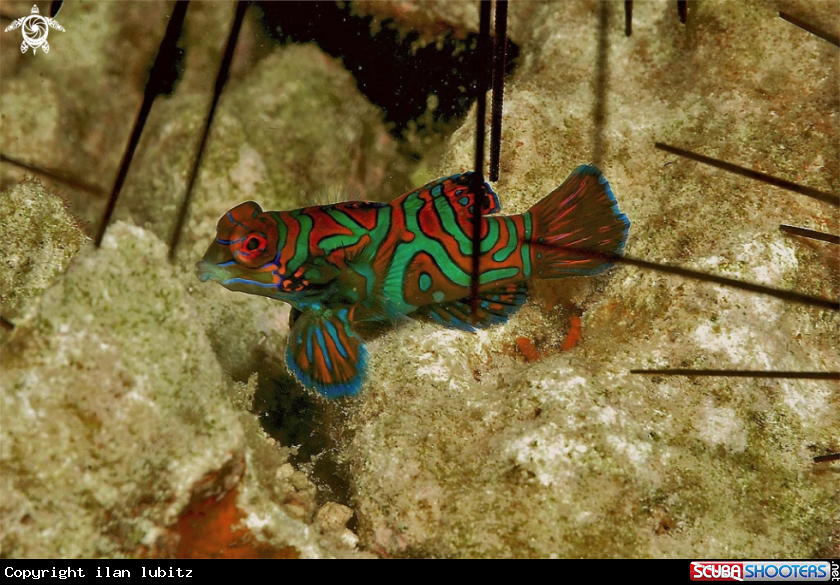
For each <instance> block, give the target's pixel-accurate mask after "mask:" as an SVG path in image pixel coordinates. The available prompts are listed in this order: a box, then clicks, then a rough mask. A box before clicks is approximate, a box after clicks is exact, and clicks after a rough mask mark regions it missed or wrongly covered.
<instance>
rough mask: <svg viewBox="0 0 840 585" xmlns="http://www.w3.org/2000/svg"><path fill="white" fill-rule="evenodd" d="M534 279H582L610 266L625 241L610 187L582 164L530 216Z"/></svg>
mask: <svg viewBox="0 0 840 585" xmlns="http://www.w3.org/2000/svg"><path fill="white" fill-rule="evenodd" d="M528 213H530V214H531V220H532V221H533V229H532V232H531V234H532V236H531V241H530V244H531V248H532V258H533V260H534V270H533V272H532V274H533V276H535V277H536V278H559V277H561V276H587V275H591V274H597V273H599V272H602V271H604V270H606V269H607V268H609V267H610V266H612V264H611V262H610V258H612V257H614V256H617V255H620V254H621V252H622V250H623V249H624V242H625V241H626V240H627V232H628V231H629V229H630V221H629V220H628V219H627V216H626V215H624V214H623V213H621V211H619V209H618V202H617V201H616V200H615V196H613V194H612V190H611V189H610V184H609V183H608V182H607V179H606V178H605V177H604V175H603V173H601V171H600V170H599V169H598V168H597V167H595V166H593V165H582V166H579V167H578V168H576V169H575V170H574V171H572V174H571V175H569V178H568V179H566V181H565V182H564V183H563V184H562V185H560V186H559V187H557V189H555V190H554V191H552V192H551V193H550V194H549V195H548V196H546V197H545V198H544V199H542V200H541V201H540V202H538V203H537V204H536V205H534V206H533V207H532V208H531V209H530V211H529V212H528Z"/></svg>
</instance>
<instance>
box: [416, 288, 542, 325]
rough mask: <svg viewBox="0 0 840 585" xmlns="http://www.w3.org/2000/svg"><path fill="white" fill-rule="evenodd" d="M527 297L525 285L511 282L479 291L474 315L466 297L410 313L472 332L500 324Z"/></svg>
mask: <svg viewBox="0 0 840 585" xmlns="http://www.w3.org/2000/svg"><path fill="white" fill-rule="evenodd" d="M527 299H528V287H527V284H526V283H525V282H514V283H510V284H505V285H503V286H500V287H497V288H493V289H490V290H485V291H482V292H481V293H479V295H478V310H477V311H476V314H475V315H472V308H471V306H470V299H469V297H467V298H464V299H459V300H457V301H450V302H448V303H433V304H430V305H425V306H423V307H420V308H419V309H417V310H416V311H415V312H414V315H416V316H418V317H421V318H424V319H429V320H431V321H434V322H435V323H440V324H441V325H444V326H446V327H450V328H452V329H460V330H461V331H475V330H476V329H482V328H484V327H490V326H491V325H500V324H501V323H504V322H505V321H507V320H508V319H509V318H510V316H511V315H513V314H514V313H516V311H518V310H519V309H520V308H521V307H522V305H524V304H525V301H526V300H527Z"/></svg>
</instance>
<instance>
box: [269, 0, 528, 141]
mask: <svg viewBox="0 0 840 585" xmlns="http://www.w3.org/2000/svg"><path fill="white" fill-rule="evenodd" d="M257 5H258V6H260V8H261V9H262V12H263V16H262V19H261V20H262V23H263V25H264V26H265V27H266V29H267V30H268V31H269V33H270V34H271V35H272V36H273V37H274V38H275V39H277V40H278V41H280V42H281V43H309V42H315V43H317V44H318V46H319V47H320V48H321V49H322V50H323V51H324V52H325V53H327V54H329V55H331V56H332V57H338V58H341V59H342V61H343V63H344V66H345V67H346V68H347V70H348V71H349V72H351V73H352V74H353V76H354V77H355V78H356V83H357V85H358V87H359V90H360V91H361V92H362V94H364V95H365V96H366V97H367V98H368V100H370V101H371V102H372V103H373V104H376V105H377V106H378V107H380V108H381V109H382V110H383V112H384V113H385V120H386V122H387V123H388V125H389V130H390V131H391V133H392V134H394V135H395V136H397V137H401V136H402V135H403V132H404V131H405V130H406V128H407V127H408V126H409V123H410V122H412V121H413V122H415V123H416V124H418V125H421V122H420V118H421V116H423V114H424V113H425V112H426V111H427V108H428V103H429V98H430V96H432V95H434V96H436V97H437V100H436V101H437V106H436V108H435V110H434V112H433V116H434V121H435V122H444V123H446V122H450V121H452V120H455V119H458V118H461V117H463V116H465V115H466V113H467V111H468V110H469V108H470V107H471V106H472V104H473V102H474V101H475V98H476V88H477V83H476V79H477V75H476V71H477V68H478V55H477V47H478V34H476V33H471V32H469V33H468V32H466V31H463V32H464V34H463V35H458V36H460V37H463V38H457V37H456V35H455V34H454V33H448V34H446V35H444V37H443V39H442V41H441V42H440V43H437V44H429V45H426V46H423V47H420V48H417V44H418V41H419V39H420V34H419V33H417V32H405V31H399V30H397V27H396V26H394V23H393V22H392V21H389V20H385V21H384V22H382V23H378V24H376V26H374V25H375V23H374V17H372V16H359V15H355V14H353V12H352V9H351V7H350V6H349V5H348V4H347V3H335V2H257ZM372 30H376V32H375V33H372V32H371V31H372ZM518 55H519V47H517V46H516V45H515V44H514V43H513V42H510V40H508V52H507V67H506V71H507V72H508V73H510V71H512V69H513V67H514V66H515V62H516V58H517V57H518Z"/></svg>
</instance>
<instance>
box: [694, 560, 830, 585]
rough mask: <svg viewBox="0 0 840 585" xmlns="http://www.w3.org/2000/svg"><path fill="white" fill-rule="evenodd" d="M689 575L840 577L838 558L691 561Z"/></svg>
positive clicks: (733, 578)
mask: <svg viewBox="0 0 840 585" xmlns="http://www.w3.org/2000/svg"><path fill="white" fill-rule="evenodd" d="M832 565H833V566H832ZM690 577H691V580H692V581H829V580H830V581H840V576H838V565H837V562H835V561H832V562H831V563H829V562H828V561H692V562H691V572H690Z"/></svg>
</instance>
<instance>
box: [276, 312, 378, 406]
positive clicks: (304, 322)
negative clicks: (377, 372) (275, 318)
mask: <svg viewBox="0 0 840 585" xmlns="http://www.w3.org/2000/svg"><path fill="white" fill-rule="evenodd" d="M351 311H352V310H351V309H337V310H329V311H315V310H313V309H305V310H304V311H303V312H301V313H300V316H299V317H298V318H297V320H296V321H295V322H294V326H293V327H292V330H291V331H290V332H289V341H288V343H287V344H286V365H287V366H288V368H289V371H290V372H291V373H292V374H293V375H294V376H295V377H296V378H297V379H298V381H300V383H301V384H303V385H304V386H305V387H307V388H314V389H315V390H317V391H318V392H319V393H320V394H322V395H323V396H326V397H327V398H337V397H339V396H346V395H352V394H357V393H358V392H359V390H360V389H361V387H362V381H363V379H364V375H365V371H366V369H367V350H365V347H364V343H363V342H362V338H361V337H359V335H358V334H357V333H356V332H355V331H354V330H353V326H352V323H351V320H350V318H351Z"/></svg>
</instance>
